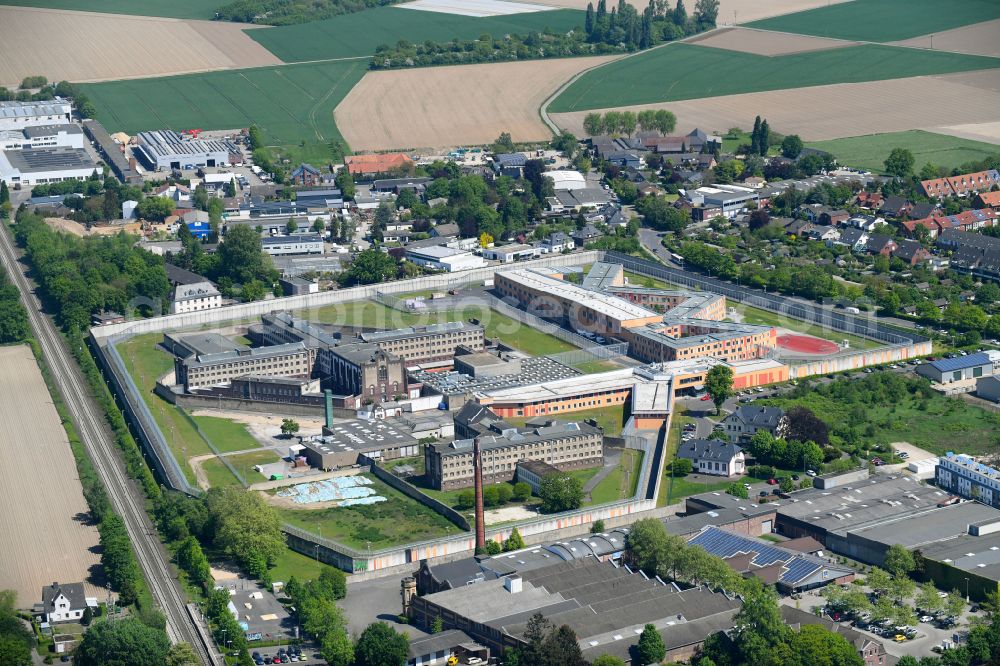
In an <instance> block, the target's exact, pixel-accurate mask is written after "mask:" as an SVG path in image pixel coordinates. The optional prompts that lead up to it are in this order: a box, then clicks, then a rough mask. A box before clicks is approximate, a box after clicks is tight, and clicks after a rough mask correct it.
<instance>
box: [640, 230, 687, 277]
mask: <svg viewBox="0 0 1000 666" xmlns="http://www.w3.org/2000/svg"><path fill="white" fill-rule="evenodd" d="M662 237H663V236H662V235H661V234H660V232H659V231H656V230H655V229H647V228H646V227H640V228H639V243H641V244H642V246H643V247H644V248H646V249H647V250H649V251H650V252H652V253H653V254H654V255H656V258H657V259H659V260H660V261H662V262H663V263H665V264H666V265H667V266H670V267H671V268H682V267H681V266H679V265H678V264H677V262H675V261H674V260H673V259H671V258H670V251H669V250H667V248H665V247H663V245H662V244H661V243H660V239H661V238H662Z"/></svg>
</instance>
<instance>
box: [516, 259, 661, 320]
mask: <svg viewBox="0 0 1000 666" xmlns="http://www.w3.org/2000/svg"><path fill="white" fill-rule="evenodd" d="M500 274H501V275H503V276H504V277H505V278H507V279H510V280H512V281H514V282H517V283H519V284H521V285H523V286H525V287H528V288H529V289H534V290H536V291H541V292H545V293H550V294H553V295H555V296H557V297H559V298H564V299H567V300H570V301H573V302H575V303H578V304H580V305H581V306H583V307H587V308H590V309H592V310H594V311H596V312H599V313H600V314H603V315H605V316H607V317H611V318H612V319H616V320H618V321H629V320H633V319H648V318H652V317H655V318H657V319H659V318H660V317H661V315H659V314H657V313H656V312H653V311H652V310H647V309H646V308H644V307H642V306H640V305H635V304H634V303H629V302H628V301H626V300H625V299H623V298H618V297H617V296H610V295H608V294H602V293H601V292H599V291H594V290H592V289H585V288H583V287H580V286H577V285H575V284H573V283H571V282H566V281H565V280H559V279H557V278H554V277H551V276H549V275H545V274H544V273H541V272H539V271H536V270H533V269H529V268H519V269H515V270H512V271H503V272H500Z"/></svg>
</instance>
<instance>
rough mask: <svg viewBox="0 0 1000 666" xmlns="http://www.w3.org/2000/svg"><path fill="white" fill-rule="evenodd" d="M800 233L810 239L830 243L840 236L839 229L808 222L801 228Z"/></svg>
mask: <svg viewBox="0 0 1000 666" xmlns="http://www.w3.org/2000/svg"><path fill="white" fill-rule="evenodd" d="M802 235H803V236H805V237H806V238H809V239H810V240H818V241H825V242H827V243H830V242H833V241H835V240H837V239H838V238H840V230H839V229H836V228H835V227H830V226H825V225H819V224H809V225H807V226H806V227H804V228H803V229H802Z"/></svg>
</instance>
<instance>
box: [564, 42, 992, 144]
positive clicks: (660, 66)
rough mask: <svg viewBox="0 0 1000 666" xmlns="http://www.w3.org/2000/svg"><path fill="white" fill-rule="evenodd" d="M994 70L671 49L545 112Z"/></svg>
mask: <svg viewBox="0 0 1000 666" xmlns="http://www.w3.org/2000/svg"><path fill="white" fill-rule="evenodd" d="M996 67H1000V59H997V58H986V57H983V56H970V55H963V54H955V53H938V52H932V51H918V50H915V49H905V48H897V47H892V46H883V45H878V44H865V45H862V46H852V47H846V48H842V49H833V50H826V51H811V52H809V53H798V54H793V55H784V56H775V57H766V56H759V55H754V54H752V53H737V52H735V51H726V50H723V49H713V48H708V47H704V46H695V45H691V44H681V43H673V44H670V45H668V46H665V47H663V48H657V49H652V50H649V51H646V52H643V53H640V54H639V55H637V56H634V57H630V58H623V59H620V60H617V61H615V62H612V63H609V64H607V65H604V66H603V67H600V68H598V69H594V70H591V71H590V72H587V73H586V74H584V75H583V76H581V77H580V78H579V79H577V80H576V81H575V82H574V83H573V84H572V85H570V86H569V87H568V88H567V89H566V90H565V91H564V92H563V93H562V94H561V95H559V97H557V98H556V99H555V100H554V101H553V102H552V104H551V105H550V106H549V109H548V110H549V111H551V112H567V111H583V110H587V109H603V108H609V107H622V106H627V105H631V104H653V103H658V102H670V101H677V100H685V99H698V98H704V97H717V96H721V95H734V94H739V93H751V92H759V91H765V90H782V89H786V88H804V87H809V86H821V85H828V84H834V83H854V82H861V81H876V80H885V79H898V78H904V77H913V76H926V75H932V74H947V73H951V72H961V71H969V70H977V69H989V68H996ZM774 126H775V127H778V126H779V125H777V124H775V125H774ZM786 131H787V130H786Z"/></svg>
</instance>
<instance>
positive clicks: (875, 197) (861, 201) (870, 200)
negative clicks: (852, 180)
mask: <svg viewBox="0 0 1000 666" xmlns="http://www.w3.org/2000/svg"><path fill="white" fill-rule="evenodd" d="M854 203H856V204H857V205H858V207H859V208H865V209H867V210H878V209H879V207H880V206H881V205H882V193H881V192H868V191H866V190H862V191H860V192H858V196H857V198H856V199H855V200H854Z"/></svg>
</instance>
